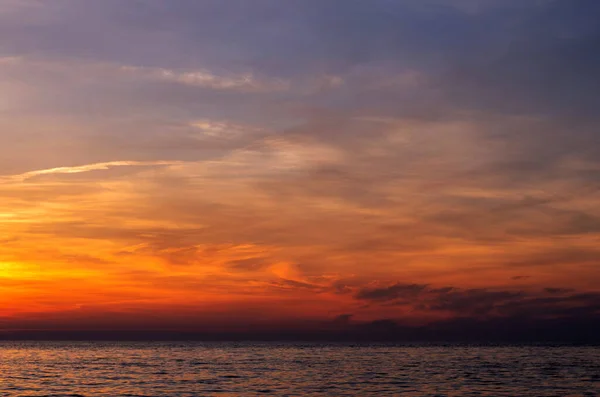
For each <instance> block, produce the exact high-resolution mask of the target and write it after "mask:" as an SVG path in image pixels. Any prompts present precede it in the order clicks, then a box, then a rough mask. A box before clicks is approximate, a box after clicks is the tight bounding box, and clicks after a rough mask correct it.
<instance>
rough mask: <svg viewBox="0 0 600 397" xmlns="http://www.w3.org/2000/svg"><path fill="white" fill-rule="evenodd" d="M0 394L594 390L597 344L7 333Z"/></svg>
mask: <svg viewBox="0 0 600 397" xmlns="http://www.w3.org/2000/svg"><path fill="white" fill-rule="evenodd" d="M0 395H1V396H42V395H44V396H47V395H56V396H59V395H60V396H65V395H81V396H213V395H215V396H258V395H268V396H399V395H406V396H536V397H540V396H561V397H565V396H596V395H600V348H598V347H541V346H540V347H534V346H529V347H523V346H521V347H509V346H505V347H467V346H450V347H448V346H446V347H443V346H381V345H380V346H364V345H363V346H352V345H319V344H293V343H290V344H268V343H264V344H259V343H247V344H243V343H242V344H240V343H205V344H203V343H81V342H79V343H62V342H61V343H59V342H0Z"/></svg>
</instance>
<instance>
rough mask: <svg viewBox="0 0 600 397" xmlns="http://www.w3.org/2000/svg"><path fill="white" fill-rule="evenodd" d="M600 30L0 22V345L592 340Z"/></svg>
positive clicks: (55, 13) (247, 20) (414, 9)
mask: <svg viewBox="0 0 600 397" xmlns="http://www.w3.org/2000/svg"><path fill="white" fill-rule="evenodd" d="M599 20H600V1H597V0H528V1H523V0H252V1H250V0H226V1H222V0H130V1H123V0H52V1H49V0H0V331H2V330H4V331H6V330H79V329H93V330H103V329H142V328H143V329H185V330H223V329H226V330H247V329H270V330H277V329H283V328H286V329H287V328H293V329H304V328H307V329H308V328H319V327H328V326H332V327H337V326H347V325H348V324H366V323H369V322H375V323H377V321H382V320H385V321H394V322H396V323H398V324H406V325H411V326H412V325H422V324H431V323H436V322H441V321H449V320H452V319H465V318H467V319H474V320H489V319H513V318H526V319H531V320H537V319H540V320H542V319H554V318H563V319H567V320H569V319H581V318H598V316H600V314H599V313H600V190H599V188H600V112H599V110H598V109H599V106H600V51H598V48H599V47H600V24H599V23H598V21H599Z"/></svg>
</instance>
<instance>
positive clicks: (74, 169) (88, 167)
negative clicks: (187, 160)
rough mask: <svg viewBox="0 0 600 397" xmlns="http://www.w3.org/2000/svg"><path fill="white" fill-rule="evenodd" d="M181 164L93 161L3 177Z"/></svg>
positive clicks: (18, 179)
mask: <svg viewBox="0 0 600 397" xmlns="http://www.w3.org/2000/svg"><path fill="white" fill-rule="evenodd" d="M178 164H182V162H179V161H110V162H106V163H95V164H86V165H80V166H73V167H56V168H48V169H44V170H35V171H28V172H25V173H23V174H19V175H11V176H9V177H4V178H5V179H8V180H14V181H21V182H22V181H26V180H27V179H30V178H34V177H37V176H41V175H51V174H78V173H81V172H89V171H97V170H107V169H109V168H112V167H125V166H137V167H149V166H169V165H178Z"/></svg>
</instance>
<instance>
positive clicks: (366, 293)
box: [356, 284, 427, 301]
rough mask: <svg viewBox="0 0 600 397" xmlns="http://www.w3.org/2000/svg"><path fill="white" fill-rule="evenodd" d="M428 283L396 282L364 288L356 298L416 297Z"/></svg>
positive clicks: (381, 299) (393, 298)
mask: <svg viewBox="0 0 600 397" xmlns="http://www.w3.org/2000/svg"><path fill="white" fill-rule="evenodd" d="M425 288H427V286H426V285H420V284H394V285H392V286H389V287H385V288H373V289H363V290H360V291H358V293H357V294H356V299H361V300H371V301H389V300H395V299H411V298H416V297H417V296H418V295H419V294H421V292H422V291H423V290H425Z"/></svg>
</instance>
